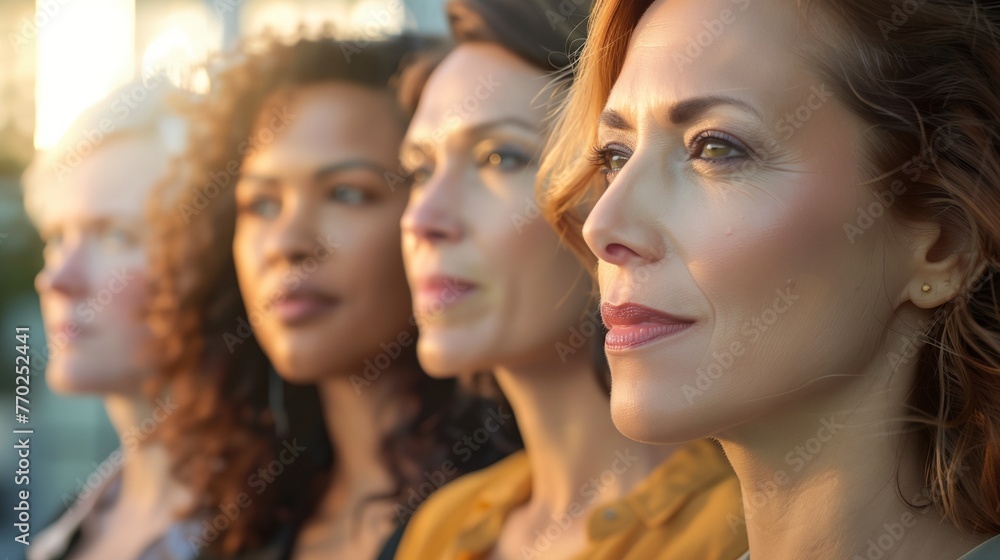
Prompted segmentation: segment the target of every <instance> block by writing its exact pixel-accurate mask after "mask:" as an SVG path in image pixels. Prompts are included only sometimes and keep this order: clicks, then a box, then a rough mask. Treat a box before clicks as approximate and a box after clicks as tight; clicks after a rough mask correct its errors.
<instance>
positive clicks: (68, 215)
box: [33, 138, 168, 393]
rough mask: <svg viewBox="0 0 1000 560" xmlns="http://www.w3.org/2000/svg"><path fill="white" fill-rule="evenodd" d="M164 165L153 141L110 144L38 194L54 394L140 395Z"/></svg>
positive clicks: (39, 281)
mask: <svg viewBox="0 0 1000 560" xmlns="http://www.w3.org/2000/svg"><path fill="white" fill-rule="evenodd" d="M167 160H168V158H167V154H166V152H165V151H164V149H163V147H162V146H161V145H160V144H159V143H157V142H155V141H154V140H148V139H141V138H121V139H116V140H110V141H108V142H107V143H105V144H102V145H101V146H99V147H98V148H97V149H95V151H94V152H93V153H92V154H91V155H89V156H88V157H86V158H84V159H82V160H81V161H80V163H79V164H78V165H77V166H75V167H74V168H72V169H68V170H67V171H68V173H66V174H65V175H64V176H63V177H61V178H59V179H56V178H50V181H56V182H53V183H51V184H48V185H46V186H43V187H42V189H43V190H42V191H40V192H38V193H33V195H34V196H40V197H42V198H41V199H39V200H38V201H37V202H38V204H37V205H36V207H38V208H39V210H38V211H37V212H36V215H35V216H34V218H35V221H36V225H37V226H38V230H39V232H40V233H41V237H42V241H43V242H44V243H45V249H44V261H45V264H44V266H43V268H42V270H41V271H40V272H39V273H38V276H37V277H36V278H35V288H36V289H37V291H38V295H39V298H40V301H41V307H42V318H43V320H44V322H45V330H46V334H47V336H48V342H49V361H48V363H47V366H46V370H45V375H46V381H47V382H48V384H49V386H50V387H52V388H53V389H54V390H56V391H60V392H67V393H134V392H136V391H138V390H139V389H140V387H141V383H142V381H143V380H144V379H145V378H146V376H147V375H148V374H149V372H150V371H151V362H150V360H149V359H148V357H147V356H146V355H145V351H146V349H147V344H148V342H149V337H150V333H149V331H148V330H147V328H146V326H145V323H144V321H143V316H142V312H143V310H144V305H145V303H146V298H147V285H146V266H147V253H146V249H145V241H146V222H145V220H144V214H145V209H146V200H147V198H148V196H149V195H150V193H151V192H152V190H153V187H154V186H155V185H156V183H157V182H158V181H159V180H160V179H162V178H163V177H164V176H165V175H166V172H167Z"/></svg>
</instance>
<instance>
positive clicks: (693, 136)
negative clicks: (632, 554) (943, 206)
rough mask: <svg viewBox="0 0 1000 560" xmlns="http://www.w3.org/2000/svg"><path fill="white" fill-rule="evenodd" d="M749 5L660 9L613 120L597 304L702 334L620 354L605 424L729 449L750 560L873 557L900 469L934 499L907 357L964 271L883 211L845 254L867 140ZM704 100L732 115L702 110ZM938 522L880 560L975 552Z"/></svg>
mask: <svg viewBox="0 0 1000 560" xmlns="http://www.w3.org/2000/svg"><path fill="white" fill-rule="evenodd" d="M743 4H744V3H737V2H731V1H729V0H714V1H710V2H673V1H663V0H661V1H658V2H656V3H654V4H653V6H652V7H651V8H650V9H649V10H648V11H647V12H646V14H645V15H644V16H643V18H642V20H641V21H640V22H639V25H638V26H637V28H636V30H635V34H634V36H633V37H632V40H631V43H630V45H629V49H628V54H627V58H626V60H625V65H624V68H623V69H622V71H621V74H620V76H619V78H618V80H617V82H616V83H615V86H614V88H613V90H612V92H611V95H610V98H609V99H608V101H607V104H606V108H605V109H606V111H605V118H604V119H603V122H602V125H601V127H600V130H599V134H598V136H599V138H598V145H597V147H598V148H605V149H607V150H608V152H607V153H606V154H605V157H603V158H602V159H603V164H604V167H605V171H608V170H610V172H609V173H608V174H607V179H608V181H609V182H610V184H609V187H608V189H607V190H606V192H605V193H604V195H603V196H602V198H601V199H600V201H599V202H598V203H597V205H596V206H595V208H594V209H593V211H592V213H591V214H590V215H589V217H588V219H587V221H586V224H585V226H584V237H585V239H586V241H587V244H588V246H589V247H590V248H591V250H592V251H593V252H594V253H595V254H596V255H597V256H598V258H599V259H600V264H599V280H600V287H601V296H602V300H603V301H605V302H608V303H611V304H615V305H618V304H622V303H626V302H633V303H638V304H642V305H645V306H647V307H650V308H653V309H657V310H659V311H662V312H665V313H669V314H671V315H674V316H678V317H681V318H684V319H686V320H689V321H692V322H693V324H692V325H691V326H690V327H689V328H687V329H685V330H683V331H680V332H678V333H677V334H675V335H672V336H669V337H665V338H659V339H657V340H654V341H652V342H649V343H647V344H644V345H641V346H635V347H632V348H629V349H625V350H609V362H610V365H611V369H612V374H613V380H614V382H613V391H612V399H611V410H612V416H613V417H614V420H615V423H616V425H617V426H618V427H619V429H621V430H622V432H623V433H625V434H626V435H628V436H630V437H632V438H635V439H638V440H641V441H654V442H677V441H683V440H687V439H691V438H697V437H704V436H709V435H712V436H715V437H718V438H719V439H720V440H721V441H722V442H723V444H724V446H725V448H726V452H727V455H728V456H729V458H730V460H731V461H732V462H733V465H734V467H735V468H736V471H737V473H738V474H739V476H740V480H741V484H742V486H743V490H744V504H745V506H746V510H747V512H749V513H748V515H747V516H746V520H747V523H748V525H747V526H748V530H749V533H750V544H751V550H752V551H753V553H754V557H758V556H759V557H762V558H792V557H816V558H819V557H830V558H833V557H853V555H854V554H861V555H862V556H863V555H864V554H866V552H865V550H866V546H867V545H866V544H865V543H866V539H869V538H873V539H877V538H878V537H879V536H880V535H881V533H882V532H884V531H885V529H883V528H882V524H883V523H888V522H898V521H899V520H900V519H901V516H902V515H904V514H905V513H906V512H908V511H909V510H908V509H906V508H905V506H904V505H903V504H902V502H901V501H900V500H899V499H898V497H897V495H896V489H895V485H894V481H895V479H894V476H895V472H896V470H895V468H896V466H897V464H898V465H899V467H900V469H899V481H900V489H901V491H902V494H903V495H904V496H906V497H907V498H908V499H913V498H914V497H917V498H918V499H917V500H915V501H917V502H920V501H926V500H920V499H919V493H918V491H917V488H919V487H920V484H919V478H920V473H919V464H920V463H919V460H918V459H917V454H916V453H915V450H914V449H913V447H912V446H910V447H907V446H906V445H905V442H904V440H903V439H902V438H899V437H897V436H898V434H899V433H900V432H901V430H902V425H901V424H900V423H899V422H897V421H896V420H897V419H899V418H901V417H903V416H904V415H905V414H906V412H907V410H906V409H905V406H904V402H905V399H906V396H907V392H908V388H909V387H911V386H912V382H913V363H912V362H911V363H906V362H905V361H904V363H902V364H899V361H898V357H899V353H900V352H901V351H902V350H905V349H906V344H907V343H909V344H914V343H915V341H914V333H915V331H916V329H917V327H918V326H919V325H920V324H921V321H926V320H928V319H929V317H930V309H931V308H933V307H934V306H936V305H939V304H940V303H942V302H943V301H945V300H947V299H948V298H949V297H951V296H953V295H954V294H955V290H954V288H953V287H954V286H958V285H959V282H958V275H957V274H958V272H957V270H958V267H957V266H956V265H957V264H958V262H959V261H958V257H957V256H956V255H954V254H951V253H952V251H950V250H949V249H951V248H949V247H947V246H945V241H943V240H942V238H941V236H940V227H939V226H937V225H935V224H932V223H919V224H918V223H911V224H903V223H901V222H900V221H899V220H898V219H896V218H895V217H893V216H890V215H889V214H888V213H886V214H885V215H883V216H882V217H880V218H878V219H876V220H875V221H874V224H872V225H871V227H870V228H868V229H867V230H865V231H864V233H863V234H861V235H859V236H855V237H854V238H849V237H848V235H847V234H846V233H845V228H844V225H845V224H855V223H856V221H857V219H858V210H859V208H868V207H869V205H870V204H871V203H872V202H875V201H876V199H875V198H874V194H873V192H872V191H871V190H870V188H869V187H867V186H865V185H863V184H862V178H863V175H862V173H861V169H862V167H861V165H862V160H861V151H860V150H861V140H862V132H863V130H864V127H865V125H864V123H862V122H860V121H859V119H858V118H857V117H855V116H854V115H853V114H852V113H851V112H849V111H848V109H847V108H846V107H845V106H844V105H842V104H841V103H840V102H839V101H838V100H837V99H836V98H833V97H832V93H830V90H829V89H828V88H825V86H824V84H823V82H822V80H821V79H820V78H819V76H818V75H816V74H815V73H813V72H812V71H811V70H810V68H809V67H808V65H807V64H806V63H805V62H804V61H803V59H802V58H801V57H800V56H799V55H798V53H797V51H796V45H797V44H799V43H800V41H802V39H801V38H800V37H799V36H798V35H797V30H798V29H799V26H798V23H799V22H798V21H797V17H798V16H797V13H796V11H795V8H794V6H792V5H786V4H783V3H780V2H774V1H762V2H758V3H754V4H753V5H750V6H743V7H744V9H741V8H740V6H741V5H743ZM727 9H728V10H730V11H731V12H732V13H735V14H736V15H735V21H733V23H731V24H728V25H725V26H723V31H722V33H723V34H724V35H723V36H722V39H717V40H716V41H715V42H714V43H713V44H711V45H710V46H709V47H705V48H704V49H703V50H702V52H701V53H700V54H699V55H698V56H695V57H691V56H690V52H689V45H690V43H689V39H692V37H693V36H694V35H695V33H696V32H697V31H690V30H693V29H694V30H701V29H702V27H701V25H702V22H704V21H709V20H713V19H716V18H719V17H720V14H722V13H723V10H727ZM650 69H655V70H652V71H651V70H650ZM709 96H725V97H727V98H731V99H735V100H737V101H736V103H735V104H734V103H723V104H718V105H714V104H713V105H708V104H696V105H692V104H690V103H688V101H689V100H692V99H696V98H705V97H709ZM699 105H700V106H699ZM744 105H745V106H746V107H744ZM693 109H698V110H693ZM609 110H611V111H614V112H615V114H611V113H609V112H608V111H609ZM803 116H804V117H803ZM706 135H707V136H714V137H709V138H708V140H707V141H702V140H700V139H702V138H704V137H705V136H706ZM924 282H929V283H931V284H932V285H933V286H934V289H933V290H932V292H931V293H923V292H921V290H920V286H921V285H922V284H923V283H924ZM893 353H895V356H896V357H897V360H896V361H895V362H893V360H892V356H893V355H894V354H893ZM811 440H815V441H811ZM806 444H808V450H806V447H805V446H806ZM817 446H818V448H817ZM817 504H824V508H822V511H817V509H818V508H817ZM859 511H864V512H865V513H864V514H863V515H859V514H858V512H859ZM924 514H925V515H923V516H921V515H920V514H917V515H916V518H917V521H916V522H914V525H913V526H914V527H916V528H914V529H907V537H906V538H905V539H904V540H903V541H902V542H898V543H897V542H895V541H894V549H893V550H892V551H891V555H887V556H886V557H893V558H908V557H915V556H920V555H922V554H924V553H927V554H928V557H935V558H937V557H941V558H949V557H952V558H954V557H957V556H959V555H960V554H961V553H962V552H964V551H966V550H968V549H969V548H971V546H970V542H969V541H968V540H965V541H963V540H962V539H961V538H960V537H959V536H958V535H957V533H956V531H955V530H954V528H953V527H951V526H948V525H941V524H937V520H938V519H939V518H938V517H937V516H936V515H935V514H933V513H928V512H927V511H924ZM910 515H911V518H910V519H912V516H913V515H914V514H912V513H910ZM821 521H822V522H821ZM817 528H821V529H817ZM822 528H829V530H825V529H822ZM916 551H921V552H920V553H917V552H916ZM929 551H935V552H936V554H934V553H930V552H929Z"/></svg>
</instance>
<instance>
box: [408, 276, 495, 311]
mask: <svg viewBox="0 0 1000 560" xmlns="http://www.w3.org/2000/svg"><path fill="white" fill-rule="evenodd" d="M415 284H416V288H417V289H416V290H415V292H416V293H415V294H414V299H415V300H416V302H415V307H416V308H418V309H428V308H433V307H445V306H448V305H451V304H453V303H455V302H457V301H458V300H460V299H462V298H463V297H465V296H467V295H469V294H470V293H472V292H474V291H476V290H477V289H478V288H479V286H477V285H476V284H474V283H472V282H469V281H468V280H463V279H461V278H458V277H454V276H440V275H437V276H431V277H429V278H427V279H425V280H421V281H418V282H416V283H415Z"/></svg>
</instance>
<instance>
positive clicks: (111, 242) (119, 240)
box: [99, 228, 136, 249]
mask: <svg viewBox="0 0 1000 560" xmlns="http://www.w3.org/2000/svg"><path fill="white" fill-rule="evenodd" d="M99 239H100V240H101V244H103V245H105V246H107V247H110V248H112V249H125V248H128V247H131V246H133V245H135V242H136V238H135V236H134V235H132V234H131V233H130V232H128V231H125V230H124V229H121V228H108V229H106V230H104V231H102V232H101V233H100V237H99Z"/></svg>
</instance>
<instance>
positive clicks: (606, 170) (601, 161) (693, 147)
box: [587, 130, 754, 184]
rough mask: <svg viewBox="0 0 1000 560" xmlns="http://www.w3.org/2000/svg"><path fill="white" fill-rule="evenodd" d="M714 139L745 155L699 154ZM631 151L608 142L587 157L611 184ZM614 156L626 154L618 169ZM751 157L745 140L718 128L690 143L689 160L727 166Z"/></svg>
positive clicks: (700, 134)
mask: <svg viewBox="0 0 1000 560" xmlns="http://www.w3.org/2000/svg"><path fill="white" fill-rule="evenodd" d="M712 140H714V141H716V142H721V143H724V144H727V145H729V146H730V147H731V148H733V149H735V150H738V151H740V152H743V155H741V156H727V157H722V158H705V157H701V156H699V155H697V154H700V153H701V151H702V150H704V149H705V144H706V143H707V142H709V141H712ZM630 152H631V150H628V149H627V148H625V147H623V146H621V145H618V144H608V145H605V146H603V147H599V146H593V147H592V148H591V153H590V156H589V157H588V158H587V159H588V160H589V161H590V164H591V165H592V166H594V167H598V168H599V170H600V173H601V174H602V175H604V176H605V180H606V182H607V183H608V184H610V183H611V181H613V180H614V177H615V175H617V174H618V172H619V171H621V169H622V168H623V167H625V164H626V163H628V160H629V158H630V157H631V153H630ZM612 156H624V158H625V161H624V162H623V163H622V164H621V166H619V167H618V168H617V169H613V168H611V166H610V165H609V158H610V157H612ZM751 157H754V156H753V152H752V151H751V150H750V149H749V148H748V147H746V145H745V144H744V143H743V142H741V141H739V140H737V139H736V138H735V137H733V136H730V135H729V134H726V133H725V132H720V131H717V130H707V131H704V132H701V133H699V134H698V135H696V136H695V137H694V138H693V139H692V140H691V142H690V143H689V144H688V157H687V160H688V161H701V162H703V163H705V164H708V165H713V166H727V165H735V164H736V162H738V161H740V160H743V159H746V158H751Z"/></svg>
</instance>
